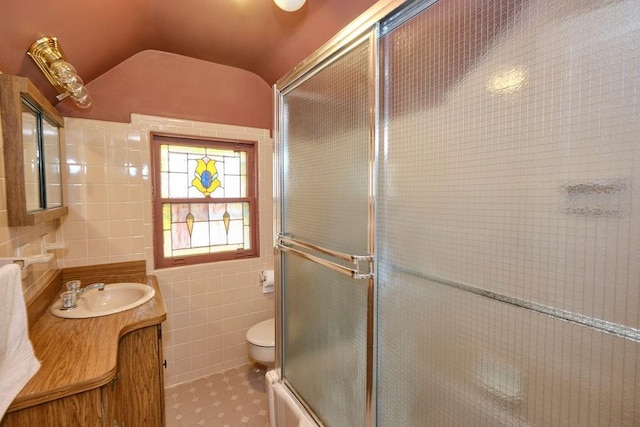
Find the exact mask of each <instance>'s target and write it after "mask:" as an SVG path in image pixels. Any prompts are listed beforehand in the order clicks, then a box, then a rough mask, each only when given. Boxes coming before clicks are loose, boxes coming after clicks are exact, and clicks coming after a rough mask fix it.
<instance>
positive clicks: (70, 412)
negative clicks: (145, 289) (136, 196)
mask: <svg viewBox="0 0 640 427" xmlns="http://www.w3.org/2000/svg"><path fill="white" fill-rule="evenodd" d="M72 279H79V280H81V281H82V283H84V284H89V283H93V282H97V281H103V282H105V283H116V282H124V281H126V282H137V283H146V284H148V285H150V286H153V287H154V289H155V296H154V297H153V298H152V299H151V300H149V301H148V302H146V303H144V304H142V305H140V306H138V307H136V308H133V309H130V310H126V311H123V312H120V313H116V314H111V315H108V316H102V317H93V318H86V319H63V318H59V317H56V316H53V315H52V314H51V313H50V312H49V310H48V309H47V308H48V306H49V305H50V304H51V302H53V300H54V299H55V298H58V294H59V293H60V290H61V289H62V286H63V283H65V282H66V281H68V280H72ZM43 301H48V303H47V304H45V303H44V302H43ZM28 312H29V323H30V327H29V330H30V337H31V341H32V343H33V346H34V350H35V353H36V356H37V357H38V359H40V361H41V363H42V366H41V368H40V370H39V371H38V372H37V373H36V375H35V376H34V377H33V378H32V379H31V380H30V381H29V382H28V383H27V385H26V386H25V388H24V389H23V390H22V391H21V392H20V394H19V395H18V396H17V397H16V399H15V400H14V401H13V403H12V404H11V406H10V407H9V410H8V412H7V414H6V415H5V417H4V418H3V419H2V422H0V427H14V426H16V427H17V426H46V425H60V426H81V427H94V426H95V427H106V426H108V427H123V426H126V427H133V426H164V425H165V420H164V394H163V388H164V385H163V363H164V359H163V356H162V341H161V340H162V334H161V322H162V321H164V320H165V319H166V307H165V305H164V302H163V300H162V295H161V294H160V289H159V287H158V283H157V280H156V278H155V276H145V267H144V261H141V262H137V261H136V262H129V263H117V264H108V265H104V266H91V267H79V268H71V269H64V270H62V271H61V272H60V273H59V274H58V275H57V276H56V278H55V279H54V280H53V281H52V284H51V285H50V286H49V287H48V289H45V290H44V291H43V293H42V294H41V295H40V296H39V298H38V299H37V301H36V302H35V303H34V304H29V307H28Z"/></svg>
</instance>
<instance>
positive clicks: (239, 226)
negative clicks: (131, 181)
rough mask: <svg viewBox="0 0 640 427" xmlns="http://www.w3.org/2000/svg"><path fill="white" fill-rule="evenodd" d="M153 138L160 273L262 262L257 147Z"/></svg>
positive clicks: (238, 142)
mask: <svg viewBox="0 0 640 427" xmlns="http://www.w3.org/2000/svg"><path fill="white" fill-rule="evenodd" d="M152 136H153V138H152V140H153V144H152V145H153V150H152V151H153V159H154V182H153V184H154V229H155V236H156V240H157V243H156V244H155V249H154V251H155V260H156V268H158V267H170V266H174V265H185V264H196V263H202V262H211V261H221V260H228V259H235V258H239V257H255V256H258V245H257V221H256V215H257V197H256V194H255V193H256V183H255V179H256V178H255V177H256V176H257V173H256V161H255V145H254V143H251V142H245V141H211V140H204V139H191V138H185V137H174V136H168V135H159V134H153V135H152ZM160 241H161V244H158V243H160Z"/></svg>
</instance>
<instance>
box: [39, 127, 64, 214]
mask: <svg viewBox="0 0 640 427" xmlns="http://www.w3.org/2000/svg"><path fill="white" fill-rule="evenodd" d="M59 131H60V129H59V128H58V126H56V125H55V124H53V123H51V122H49V119H48V118H47V117H46V116H45V117H43V120H42V145H43V150H42V151H43V152H44V159H43V166H44V178H45V186H46V189H47V191H46V193H45V195H46V197H45V205H44V206H43V207H44V208H55V207H58V206H62V178H61V176H62V171H61V162H60V132H59Z"/></svg>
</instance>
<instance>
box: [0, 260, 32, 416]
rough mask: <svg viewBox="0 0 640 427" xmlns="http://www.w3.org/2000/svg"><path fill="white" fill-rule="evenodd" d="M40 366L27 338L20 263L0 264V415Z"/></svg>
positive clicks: (2, 414) (25, 309)
mask: <svg viewBox="0 0 640 427" xmlns="http://www.w3.org/2000/svg"><path fill="white" fill-rule="evenodd" d="M38 369H40V361H39V360H38V359H36V357H35V354H34V352H33V346H32V345H31V341H30V340H29V324H28V322H27V308H26V306H25V303H24V295H23V291H22V278H21V275H20V267H18V265H17V264H9V265H5V266H2V267H0V419H2V417H3V416H4V414H5V412H6V411H7V408H8V407H9V405H11V402H13V399H15V397H16V396H17V394H18V393H20V390H22V388H23V387H24V386H25V385H26V384H27V382H28V381H29V380H30V379H31V377H33V375H35V373H36V372H37V371H38Z"/></svg>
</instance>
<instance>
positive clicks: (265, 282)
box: [260, 270, 274, 288]
mask: <svg viewBox="0 0 640 427" xmlns="http://www.w3.org/2000/svg"><path fill="white" fill-rule="evenodd" d="M273 283H274V282H273V270H263V271H261V272H260V284H261V285H262V287H263V288H265V287H269V288H273Z"/></svg>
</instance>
